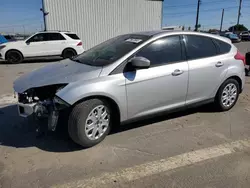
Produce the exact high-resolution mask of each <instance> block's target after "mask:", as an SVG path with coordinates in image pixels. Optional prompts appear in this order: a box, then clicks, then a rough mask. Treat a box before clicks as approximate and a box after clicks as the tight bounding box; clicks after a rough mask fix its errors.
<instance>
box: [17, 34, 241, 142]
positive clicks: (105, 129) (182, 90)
mask: <svg viewBox="0 0 250 188" xmlns="http://www.w3.org/2000/svg"><path fill="white" fill-rule="evenodd" d="M244 63H245V57H244V56H242V55H241V54H240V53H239V52H238V50H237V48H236V47H235V46H234V45H233V44H232V43H231V41H230V40H229V39H227V38H223V37H220V36H216V35H210V34H205V33H197V32H180V31H153V32H141V33H133V34H126V35H121V36H118V37H115V38H113V39H110V40H108V41H106V42H104V43H102V44H100V45H98V46H96V47H93V48H92V49H90V50H88V51H86V52H84V53H83V54H81V55H78V56H76V57H74V58H72V59H67V60H63V61H60V62H57V63H54V64H51V65H48V66H45V67H44V68H41V69H38V70H35V71H33V72H31V73H29V74H26V75H23V76H21V77H20V78H19V79H17V80H16V81H15V82H14V90H15V92H16V93H18V101H19V103H18V111H19V114H20V115H21V116H24V117H27V116H30V115H33V116H35V118H36V119H37V120H38V122H40V121H41V120H46V121H47V122H48V123H47V125H46V129H47V126H48V129H49V130H52V131H54V130H55V129H56V127H57V124H58V120H60V118H66V119H67V122H68V124H67V125H68V132H69V135H70V137H71V138H72V139H73V140H74V141H75V142H76V143H78V144H80V145H82V146H83V147H91V146H93V145H95V144H97V143H99V142H101V141H102V140H103V139H104V138H105V136H106V135H107V134H108V133H109V131H110V129H111V126H117V125H118V124H119V123H125V122H129V121H132V120H137V119H138V118H141V117H145V116H149V115H152V114H157V113H160V112H165V111H167V112H170V111H172V110H176V109H181V108H186V107H189V106H192V105H197V104H204V103H210V102H214V103H215V104H216V105H217V107H218V108H219V109H220V110H222V111H226V110H229V109H231V108H232V107H233V106H234V105H235V103H236V102H237V99H238V96H239V94H240V93H241V92H242V90H243V87H244V83H245V68H244ZM59 124H60V123H59Z"/></svg>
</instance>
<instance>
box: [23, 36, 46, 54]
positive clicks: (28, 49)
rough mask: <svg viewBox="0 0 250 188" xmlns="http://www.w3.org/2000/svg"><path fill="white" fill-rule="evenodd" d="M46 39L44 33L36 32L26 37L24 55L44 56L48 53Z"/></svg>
mask: <svg viewBox="0 0 250 188" xmlns="http://www.w3.org/2000/svg"><path fill="white" fill-rule="evenodd" d="M46 41H47V35H46V34H45V33H38V34H36V35H34V36H33V37H31V38H30V39H28V40H27V41H26V45H25V47H24V48H23V54H24V57H39V56H46V54H47V53H48V49H47V46H46Z"/></svg>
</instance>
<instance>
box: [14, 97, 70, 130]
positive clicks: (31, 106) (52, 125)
mask: <svg viewBox="0 0 250 188" xmlns="http://www.w3.org/2000/svg"><path fill="white" fill-rule="evenodd" d="M69 106H70V105H69V104H67V103H66V102H65V101H63V100H61V99H60V98H58V97H55V98H54V99H53V100H46V101H42V102H41V101H39V102H35V103H26V104H25V103H20V102H19V103H18V104H17V108H18V113H19V116H21V117H25V118H27V117H28V116H33V117H34V119H35V120H38V121H40V120H45V119H46V120H47V122H48V124H47V125H48V130H49V131H55V130H56V127H57V123H58V118H59V112H60V111H61V110H63V109H65V108H67V107H69Z"/></svg>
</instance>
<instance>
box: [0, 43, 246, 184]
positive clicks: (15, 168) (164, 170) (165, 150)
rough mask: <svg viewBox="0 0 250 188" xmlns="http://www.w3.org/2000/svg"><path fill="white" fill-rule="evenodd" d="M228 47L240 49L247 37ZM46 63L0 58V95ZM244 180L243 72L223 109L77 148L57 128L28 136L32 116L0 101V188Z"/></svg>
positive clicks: (122, 129) (120, 129)
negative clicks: (235, 96)
mask: <svg viewBox="0 0 250 188" xmlns="http://www.w3.org/2000/svg"><path fill="white" fill-rule="evenodd" d="M236 46H238V48H239V50H240V51H241V52H243V53H245V52H246V51H247V50H248V48H250V43H248V42H244V43H239V44H236ZM48 63H50V62H42V63H36V62H28V63H23V64H20V65H6V64H0V84H1V89H0V96H2V98H4V97H7V98H8V97H10V96H11V95H12V82H13V80H14V79H15V78H16V77H18V76H20V75H22V74H24V73H25V72H29V71H31V70H33V69H36V68H39V67H41V66H44V65H46V64H48ZM0 106H1V105H0ZM249 185H250V78H249V77H248V78H247V79H246V86H245V89H244V92H243V93H242V94H241V96H240V98H239V101H238V103H237V104H236V106H235V107H234V108H233V109H232V110H230V111H229V112H223V113H219V112H216V111H215V110H214V108H212V106H211V105H206V106H203V107H199V108H194V109H190V110H188V111H183V112H178V113H174V114H165V115H161V116H158V117H154V118H151V119H145V120H143V121H140V122H136V123H133V124H129V125H126V126H117V128H116V129H115V130H113V131H112V132H111V134H110V135H108V136H107V138H106V139H105V140H104V141H103V142H102V143H101V144H99V145H97V146H95V147H93V148H89V149H85V150H83V149H82V148H80V147H79V146H77V145H75V144H74V143H73V142H72V141H71V140H70V139H69V138H68V136H67V134H66V132H65V131H64V129H60V130H58V131H57V132H54V133H49V134H48V135H46V136H45V137H41V138H36V136H35V127H34V122H33V120H32V119H24V118H21V117H18V115H17V109H16V106H15V104H2V106H1V107H0V188H5V187H11V188H12V187H13V188H34V187H41V188H47V187H60V188H61V187H72V188H73V187H74V188H75V187H84V188H85V187H101V188H105V187H108V188H109V187H122V188H123V187H124V188H128V187H142V188H144V187H155V188H160V187H168V188H169V187H171V188H179V187H180V188H189V187H190V188H196V187H197V188H224V187H227V188H238V187H239V188H248V187H249Z"/></svg>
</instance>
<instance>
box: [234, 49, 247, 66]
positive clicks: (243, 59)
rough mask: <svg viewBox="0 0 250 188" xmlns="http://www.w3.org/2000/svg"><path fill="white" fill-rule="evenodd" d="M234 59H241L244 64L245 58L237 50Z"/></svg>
mask: <svg viewBox="0 0 250 188" xmlns="http://www.w3.org/2000/svg"><path fill="white" fill-rule="evenodd" d="M234 59H236V60H241V61H243V63H244V65H246V58H245V56H244V55H242V54H241V53H240V52H239V51H237V54H236V55H235V56H234Z"/></svg>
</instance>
